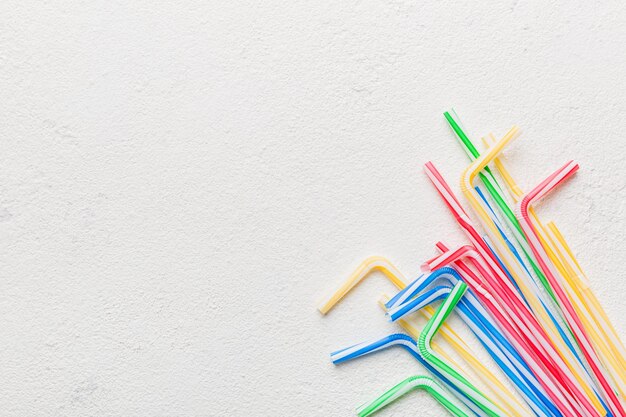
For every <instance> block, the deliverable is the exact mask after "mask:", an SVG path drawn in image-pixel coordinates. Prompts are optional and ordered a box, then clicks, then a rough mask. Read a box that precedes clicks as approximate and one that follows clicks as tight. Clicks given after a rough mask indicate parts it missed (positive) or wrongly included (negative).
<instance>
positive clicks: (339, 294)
mask: <svg viewBox="0 0 626 417" xmlns="http://www.w3.org/2000/svg"><path fill="white" fill-rule="evenodd" d="M373 271H380V272H382V273H383V275H384V276H385V277H386V278H387V279H388V280H389V281H390V282H392V283H393V284H394V285H395V286H396V287H397V288H398V289H403V288H405V286H406V279H405V278H404V276H403V274H402V273H401V272H400V270H399V269H398V268H397V267H396V266H395V265H393V264H392V263H391V262H390V261H389V260H388V259H386V258H383V257H381V256H371V257H369V258H367V259H365V260H364V261H363V262H362V263H361V264H360V265H359V266H358V267H357V268H356V270H355V271H354V272H353V273H352V274H351V275H350V276H349V277H348V279H347V280H346V281H345V282H343V283H342V284H341V285H340V286H339V288H338V289H337V290H336V291H334V292H332V293H331V294H329V295H328V296H327V297H326V298H325V299H324V301H323V302H322V303H321V304H320V307H319V310H320V312H322V313H323V314H325V313H327V312H329V311H330V310H331V309H332V308H333V307H334V306H335V304H336V303H337V302H339V301H340V300H341V299H342V298H343V297H345V296H346V294H347V293H348V292H349V291H350V290H352V289H353V288H354V287H355V286H356V285H358V284H359V283H360V282H361V281H363V279H365V278H366V277H367V276H369V274H370V273H372V272H373ZM420 313H421V314H422V315H423V316H425V317H426V318H427V319H429V318H430V317H432V315H434V313H435V310H434V309H433V308H432V307H430V306H428V307H425V308H424V309H423V310H420ZM401 324H403V323H401ZM403 327H405V329H406V330H407V331H409V332H410V333H411V334H412V335H413V336H414V337H415V338H419V336H420V332H419V331H418V330H417V328H415V327H412V328H410V329H409V328H406V324H404V325H403ZM439 332H440V334H441V335H442V337H443V338H444V339H445V340H446V341H447V342H448V343H449V344H450V345H451V346H452V347H453V348H454V350H455V351H456V352H457V353H458V354H459V355H460V356H461V357H462V358H463V359H464V360H465V362H467V363H468V364H469V365H470V366H471V367H472V370H473V371H474V372H475V374H476V375H477V376H478V377H479V378H480V379H481V380H482V381H483V382H484V383H485V385H486V386H488V387H490V388H491V390H492V391H493V393H494V395H495V396H496V397H497V398H498V399H499V400H500V402H501V403H502V404H504V405H505V406H506V407H507V409H508V411H509V413H510V414H511V415H514V416H516V417H522V415H521V414H520V412H519V411H518V410H520V404H519V402H518V401H517V399H516V398H515V397H514V396H512V395H511V394H510V393H509V392H508V391H507V390H506V388H505V387H504V386H503V385H502V384H501V383H500V381H499V380H498V378H497V377H496V376H495V375H494V374H493V373H492V372H491V371H490V370H489V369H487V368H486V367H485V366H484V365H483V364H482V363H480V362H479V361H478V360H476V354H475V353H474V352H473V351H472V349H470V347H469V346H468V345H467V344H466V343H465V342H463V340H462V339H461V337H460V336H459V335H458V334H456V333H455V332H454V330H452V329H451V328H450V327H449V326H448V325H446V324H445V323H444V325H443V326H442V328H441V330H440V331H439ZM433 347H434V349H435V350H436V351H437V352H438V353H439V354H440V355H442V356H444V357H445V358H446V359H447V360H448V361H449V362H450V363H453V364H455V363H454V361H453V360H452V358H451V357H450V356H449V355H447V354H446V352H445V350H444V349H443V348H442V347H441V346H439V345H438V344H436V343H434V342H433ZM455 366H456V367H457V368H458V365H456V364H455Z"/></svg>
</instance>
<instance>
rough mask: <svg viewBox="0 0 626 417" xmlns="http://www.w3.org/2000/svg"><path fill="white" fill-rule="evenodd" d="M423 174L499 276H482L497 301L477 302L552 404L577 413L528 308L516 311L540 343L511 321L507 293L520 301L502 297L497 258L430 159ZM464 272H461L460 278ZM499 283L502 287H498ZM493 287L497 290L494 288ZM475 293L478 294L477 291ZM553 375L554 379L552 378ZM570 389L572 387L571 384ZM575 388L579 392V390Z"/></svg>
mask: <svg viewBox="0 0 626 417" xmlns="http://www.w3.org/2000/svg"><path fill="white" fill-rule="evenodd" d="M426 173H427V175H428V177H429V179H430V180H431V181H432V182H433V184H434V185H435V188H436V189H437V191H438V193H439V194H440V195H441V197H442V198H443V200H444V202H445V204H446V205H447V206H448V208H449V209H450V211H451V212H452V214H453V215H454V217H455V219H456V220H457V222H458V223H459V225H460V226H461V227H462V228H463V230H464V231H465V233H466V235H467V236H468V237H469V239H470V241H471V242H472V243H473V244H474V245H476V248H477V249H478V251H479V252H480V254H481V255H483V256H484V259H485V261H486V262H488V263H489V267H488V268H487V269H489V270H491V271H493V272H494V273H495V274H497V275H498V277H499V279H498V280H495V278H493V276H492V274H491V273H487V274H486V275H485V278H486V279H488V280H489V284H488V285H489V286H491V287H493V288H491V289H492V291H493V295H494V297H495V296H500V294H501V296H500V298H501V299H499V300H498V302H495V300H490V299H488V298H483V299H482V300H481V301H483V302H484V303H487V305H489V306H490V307H489V310H490V311H491V312H492V314H494V317H496V319H497V320H498V322H499V324H500V325H501V326H504V327H503V330H505V331H506V333H507V335H508V336H509V340H510V341H511V343H513V344H514V346H515V347H516V349H518V350H519V351H520V352H524V359H525V360H526V361H527V362H528V364H529V366H530V367H531V369H532V370H533V373H534V374H535V375H536V376H537V378H538V380H539V382H540V383H541V385H542V386H543V387H544V389H545V390H546V392H547V393H548V395H549V396H550V398H551V399H552V401H553V402H554V404H556V405H557V407H558V408H559V410H561V412H563V413H564V414H565V415H566V416H567V417H573V416H575V415H577V414H578V412H575V411H574V410H573V408H572V405H571V404H570V403H573V405H574V406H578V404H577V402H576V401H575V400H573V399H572V398H571V394H570V392H569V390H568V389H567V388H563V389H561V388H558V385H561V381H559V379H558V377H557V376H556V375H553V372H552V371H551V369H552V370H554V369H553V368H554V364H553V363H552V359H551V358H550V356H555V357H556V356H558V354H557V353H556V352H555V351H554V349H551V350H552V355H547V354H546V353H545V352H544V353H543V354H542V353H541V352H540V351H538V346H541V347H542V348H543V349H545V348H546V345H548V346H549V345H550V343H549V341H547V340H545V339H546V336H545V334H544V333H543V330H542V329H541V327H540V326H538V325H537V323H536V320H535V318H534V315H532V313H530V312H529V311H528V310H526V312H525V313H519V314H523V315H522V317H524V315H525V316H527V317H528V319H529V325H531V324H534V325H535V326H536V327H537V328H538V330H537V331H536V333H537V337H541V336H543V337H542V338H543V339H544V340H542V341H541V343H537V342H535V341H536V336H535V334H533V331H531V330H530V329H529V328H528V327H527V326H526V325H525V323H524V322H523V320H514V317H518V312H517V311H516V310H517V309H515V308H512V306H511V304H510V302H508V299H509V296H512V298H513V299H515V300H518V301H521V300H520V299H519V297H516V296H515V295H511V294H507V295H506V296H505V295H504V294H503V293H502V291H503V289H502V288H508V287H506V283H508V284H510V282H509V281H508V278H507V276H506V275H505V274H504V273H503V272H502V270H501V269H500V267H499V265H498V263H497V260H496V259H494V258H493V254H491V252H490V250H489V248H488V246H487V245H486V243H485V242H484V240H483V239H482V238H481V236H480V234H479V233H478V231H477V230H476V228H475V227H474V226H473V224H472V223H471V221H470V219H469V216H467V214H466V213H465V211H464V210H463V208H462V207H461V205H460V204H459V202H458V200H457V199H456V197H455V196H454V194H453V193H452V191H451V189H450V187H449V186H448V184H447V183H446V182H445V180H444V179H443V177H442V176H441V174H440V173H439V172H438V171H437V169H436V168H435V167H434V165H433V164H432V163H431V162H429V163H427V164H426ZM448 262H449V261H445V262H442V263H441V265H445V264H446V263H448ZM457 266H459V267H460V269H461V271H464V268H466V267H464V265H463V264H462V263H461V264H457ZM431 269H434V266H433V265H431ZM466 275H467V273H466ZM466 275H464V277H465V276H466ZM477 281H479V282H480V280H479V279H477ZM501 283H502V286H503V287H501ZM468 284H469V282H468ZM496 289H497V290H498V292H499V293H498V292H496V291H495V290H496ZM514 292H515V291H514ZM477 295H480V293H479V292H478V291H477ZM500 303H502V305H500ZM522 303H523V302H522ZM502 307H505V308H507V309H508V310H507V312H506V313H505V312H504V310H502ZM511 314H512V315H511ZM522 335H524V336H522ZM532 342H535V343H532ZM559 357H560V356H559ZM544 367H545V370H547V371H548V372H547V373H546V371H544ZM554 372H556V374H557V375H558V373H559V371H558V370H554ZM553 378H557V379H554V380H553ZM567 385H571V384H567ZM568 388H569V387H568ZM574 389H576V388H575V387H574ZM578 391H579V392H580V390H579V389H578ZM565 397H568V399H569V400H570V401H568V400H567V399H566V398H565ZM577 408H578V407H577ZM582 414H583V415H584V414H585V413H584V412H583V413H582Z"/></svg>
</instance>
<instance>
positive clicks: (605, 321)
mask: <svg viewBox="0 0 626 417" xmlns="http://www.w3.org/2000/svg"><path fill="white" fill-rule="evenodd" d="M547 226H548V230H550V233H551V235H552V236H553V238H554V240H555V242H557V243H556V246H557V247H558V248H559V253H560V256H561V257H562V259H563V263H564V264H567V265H569V266H570V268H571V269H572V274H573V275H574V276H575V277H577V278H578V280H579V287H580V290H581V293H582V295H583V298H584V299H585V301H586V305H587V306H588V307H589V308H590V310H591V311H592V312H593V314H594V319H596V321H597V322H598V327H599V328H600V330H601V331H602V332H603V334H604V337H605V338H606V340H607V343H609V345H610V346H611V350H612V351H613V355H614V357H615V358H616V360H617V362H618V363H619V365H618V366H617V369H618V370H621V371H622V372H623V375H624V376H623V377H622V379H623V380H624V381H625V382H626V349H624V345H623V344H622V342H621V340H620V338H619V336H618V335H617V332H616V331H615V328H614V327H613V325H612V324H611V321H610V320H609V317H608V316H607V314H606V313H605V312H604V309H603V308H602V306H601V305H600V303H599V301H598V299H597V298H596V296H595V294H594V293H593V291H592V290H591V288H590V287H589V286H588V285H585V283H586V282H588V279H587V277H586V276H585V273H584V272H583V271H582V269H581V267H580V265H579V264H578V261H577V260H576V258H575V257H574V254H573V253H572V251H571V249H570V248H569V246H568V245H567V242H566V241H565V239H564V238H563V235H562V234H561V232H560V231H559V229H558V228H557V227H556V225H555V224H554V223H553V222H548V224H547ZM576 271H577V272H576Z"/></svg>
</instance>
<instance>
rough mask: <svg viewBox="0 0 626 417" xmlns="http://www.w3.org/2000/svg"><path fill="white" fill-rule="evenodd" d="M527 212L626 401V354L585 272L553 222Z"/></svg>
mask: <svg viewBox="0 0 626 417" xmlns="http://www.w3.org/2000/svg"><path fill="white" fill-rule="evenodd" d="M495 165H496V168H497V169H498V171H500V174H501V175H502V177H503V178H504V179H505V183H506V185H507V187H508V188H509V189H510V190H511V194H512V196H513V198H514V199H515V200H516V201H518V200H519V199H521V198H522V197H523V194H524V193H523V191H522V190H521V189H520V188H519V187H518V186H517V184H516V183H515V180H514V179H513V177H512V176H511V174H510V173H509V171H508V169H507V168H506V165H505V164H504V161H502V160H500V159H496V160H495ZM528 211H529V213H530V214H531V215H532V217H533V220H534V221H535V223H536V224H537V225H538V226H539V227H538V228H537V231H538V232H539V235H540V237H541V242H542V243H543V244H544V245H545V247H546V252H547V254H548V256H549V258H550V260H551V261H552V263H553V264H554V265H555V266H556V267H557V269H558V270H559V273H560V274H561V276H562V277H563V278H564V281H563V284H564V288H565V289H566V290H567V292H568V294H569V296H570V299H571V300H572V301H573V304H574V308H575V309H576V313H577V314H578V316H579V317H580V318H581V320H582V322H583V326H584V328H585V330H586V331H587V333H588V334H589V335H590V336H591V338H592V340H593V345H594V346H595V347H596V348H597V353H598V355H599V357H600V360H601V361H602V363H603V364H604V366H605V369H606V370H607V372H608V373H609V375H610V376H611V378H612V380H613V382H614V384H615V388H616V389H617V391H618V392H619V395H620V397H621V398H625V393H626V360H625V359H624V358H626V353H625V352H624V347H623V345H622V343H621V341H620V340H619V337H618V336H617V333H616V332H615V329H614V328H613V326H612V324H611V322H610V320H609V318H608V316H607V315H606V313H605V312H604V310H603V309H602V307H601V305H600V303H599V302H598V301H597V298H596V297H595V294H594V293H593V291H592V290H591V288H590V287H589V281H588V279H587V277H586V276H585V275H584V273H583V272H582V269H581V268H580V265H579V263H578V261H577V260H576V259H575V258H574V256H573V253H572V252H571V250H570V249H569V247H568V246H567V242H566V241H565V239H564V238H563V236H562V235H561V233H560V232H559V230H558V228H557V227H556V225H555V224H554V223H553V222H550V223H548V225H547V227H546V226H544V225H543V224H542V223H541V221H540V220H539V218H538V216H537V214H536V213H535V212H534V210H533V208H532V207H529V209H528ZM577 271H578V272H577Z"/></svg>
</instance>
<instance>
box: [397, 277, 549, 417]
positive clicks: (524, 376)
mask: <svg viewBox="0 0 626 417" xmlns="http://www.w3.org/2000/svg"><path fill="white" fill-rule="evenodd" d="M441 279H444V280H446V281H448V282H450V284H451V285H456V284H457V283H458V282H460V281H461V276H460V275H459V274H458V272H456V271H455V270H454V269H453V268H449V267H444V268H440V269H437V270H436V271H434V272H432V273H431V274H429V275H428V276H427V277H424V278H420V279H417V280H416V281H414V282H413V283H411V284H409V286H407V288H406V289H405V290H404V291H402V292H403V293H404V294H403V297H402V298H404V299H406V300H407V301H406V302H404V303H397V304H396V305H395V307H394V308H393V309H392V310H390V311H389V312H388V314H389V315H390V317H391V319H392V320H394V321H395V320H399V319H401V318H402V317H404V316H405V315H407V314H410V313H412V312H414V311H417V310H419V309H420V308H422V307H423V306H425V305H427V304H429V303H431V302H433V301H435V300H437V299H440V298H442V297H443V296H445V295H446V293H449V292H450V291H451V287H449V286H436V287H434V288H432V289H431V290H430V291H427V292H425V293H423V294H421V295H419V296H417V297H416V298H412V297H413V296H415V295H416V294H417V292H419V291H421V289H423V288H424V287H426V286H428V285H429V284H432V283H433V282H435V281H438V280H441ZM458 307H459V309H458V312H459V315H460V316H461V318H462V319H463V321H464V322H465V323H466V324H467V325H468V326H469V327H470V329H471V330H472V332H473V333H474V334H475V335H476V337H477V338H478V339H479V340H480V342H481V344H483V346H484V347H485V348H486V349H487V351H488V352H489V353H490V355H491V356H492V357H493V358H494V360H495V361H496V362H497V363H498V365H499V366H500V367H501V369H502V370H503V371H504V372H505V374H506V375H507V376H509V378H510V379H511V380H512V381H513V383H514V384H515V386H516V388H517V389H518V391H519V392H520V394H521V395H522V396H523V397H524V399H525V400H526V402H527V403H528V404H529V405H530V406H531V408H533V410H534V411H535V413H537V415H559V413H558V411H557V410H555V409H554V406H553V405H552V403H551V402H550V401H549V400H548V399H547V398H546V397H545V394H544V393H543V390H542V389H541V387H540V385H539V383H538V382H537V380H536V379H535V378H534V376H533V375H532V374H530V372H529V370H528V368H527V367H526V365H525V364H523V360H522V358H521V357H520V356H519V355H518V353H517V352H516V351H515V349H514V348H513V347H512V346H511V345H510V344H509V342H508V341H507V340H506V339H505V337H504V336H503V335H502V334H501V332H500V331H499V329H498V328H497V325H496V324H495V323H494V321H493V319H492V317H491V316H490V315H489V314H488V313H487V312H486V310H485V309H484V307H483V306H482V305H481V304H480V302H479V301H478V299H477V298H476V296H475V295H474V294H473V292H472V291H471V290H470V291H468V292H466V295H465V297H463V298H462V299H461V302H460V303H459V306H458Z"/></svg>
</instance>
